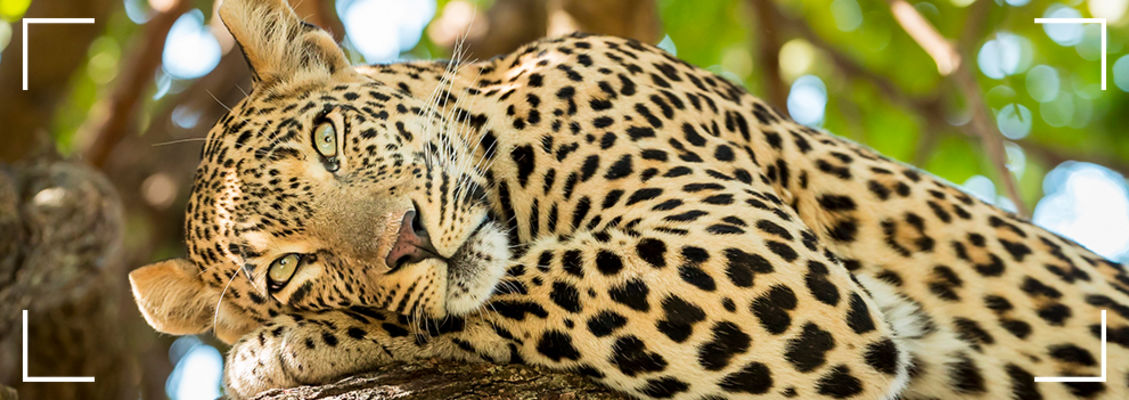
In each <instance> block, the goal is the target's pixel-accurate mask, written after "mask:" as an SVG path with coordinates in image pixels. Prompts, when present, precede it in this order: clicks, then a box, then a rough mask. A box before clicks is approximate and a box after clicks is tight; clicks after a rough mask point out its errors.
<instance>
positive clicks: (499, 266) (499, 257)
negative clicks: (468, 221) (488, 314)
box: [438, 220, 511, 317]
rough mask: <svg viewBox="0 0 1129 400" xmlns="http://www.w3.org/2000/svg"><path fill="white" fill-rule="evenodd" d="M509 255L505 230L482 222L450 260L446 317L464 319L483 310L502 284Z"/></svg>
mask: <svg viewBox="0 0 1129 400" xmlns="http://www.w3.org/2000/svg"><path fill="white" fill-rule="evenodd" d="M510 256H511V253H510V249H509V241H508V240H507V238H506V233H505V231H504V230H503V228H502V227H501V226H499V225H498V224H497V223H496V222H494V221H490V220H487V221H485V222H483V224H482V225H480V226H479V227H478V228H477V229H476V230H475V231H474V233H472V234H471V235H470V237H469V238H467V240H466V242H465V243H463V245H462V246H460V247H459V249H458V250H457V251H455V254H454V255H452V256H451V258H450V259H449V260H448V261H447V296H446V299H445V304H444V307H441V309H442V310H443V311H444V314H446V315H453V316H461V315H466V314H469V313H472V312H474V311H477V310H479V309H480V308H482V307H483V305H484V304H486V301H487V299H489V298H490V295H491V294H493V293H494V289H495V288H496V287H497V286H498V285H499V283H500V282H501V281H502V276H503V275H505V273H506V265H507V264H508V263H509V260H510ZM442 316H445V315H440V316H438V317H442Z"/></svg>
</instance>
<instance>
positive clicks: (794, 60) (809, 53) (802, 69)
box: [779, 39, 815, 81]
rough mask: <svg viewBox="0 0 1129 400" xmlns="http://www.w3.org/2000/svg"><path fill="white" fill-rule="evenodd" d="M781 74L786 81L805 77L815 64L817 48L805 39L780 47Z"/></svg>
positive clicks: (795, 40) (790, 41) (791, 41)
mask: <svg viewBox="0 0 1129 400" xmlns="http://www.w3.org/2000/svg"><path fill="white" fill-rule="evenodd" d="M779 58H780V74H781V75H782V76H781V78H783V79H784V80H786V81H794V80H796V79H797V78H799V77H800V76H803V75H804V74H806V73H807V72H808V69H810V68H811V66H812V63H813V62H815V47H813V46H812V45H811V43H808V41H807V40H803V39H792V40H789V41H787V42H785V43H784V45H782V46H780V56H779Z"/></svg>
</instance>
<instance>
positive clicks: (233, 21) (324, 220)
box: [130, 0, 510, 341]
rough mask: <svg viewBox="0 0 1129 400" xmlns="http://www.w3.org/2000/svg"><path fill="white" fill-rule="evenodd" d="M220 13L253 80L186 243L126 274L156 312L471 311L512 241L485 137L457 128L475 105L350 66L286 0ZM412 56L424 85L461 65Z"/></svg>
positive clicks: (249, 321) (213, 140) (228, 120)
mask: <svg viewBox="0 0 1129 400" xmlns="http://www.w3.org/2000/svg"><path fill="white" fill-rule="evenodd" d="M219 15H220V16H221V18H222V19H223V21H224V23H225V24H226V25H227V27H228V29H229V31H230V32H231V33H232V35H233V36H234V37H235V39H236V41H237V43H238V44H239V46H240V48H241V49H242V51H243V53H244V55H245V56H246V59H247V62H248V64H249V65H250V67H251V70H252V76H253V79H252V80H253V82H254V84H253V86H254V87H253V90H252V92H251V94H250V95H248V96H247V97H246V98H245V99H243V100H242V101H240V102H239V104H237V105H236V106H234V107H232V108H231V111H230V112H229V113H228V114H227V115H225V116H224V117H222V118H221V119H220V120H219V121H218V122H217V123H216V124H215V126H214V127H213V128H212V129H211V131H210V132H209V134H208V138H207V141H206V144H205V145H204V148H203V154H202V160H201V162H200V165H199V167H198V168H197V171H196V177H195V182H194V185H193V189H192V193H191V194H190V198H189V201H188V205H187V218H186V242H187V247H188V257H187V258H178V259H173V260H168V261H163V262H158V263H154V264H152V265H148V266H145V267H143V268H140V269H138V270H135V271H134V272H132V273H131V274H130V280H131V283H132V286H133V292H134V297H135V299H136V300H137V303H138V304H139V307H140V308H141V310H142V313H143V314H144V315H145V317H146V319H147V320H148V321H149V323H150V324H151V325H153V326H154V327H155V328H156V329H157V330H160V331H163V332H167V333H173V334H189V333H198V332H202V331H205V330H207V329H209V328H213V329H214V330H215V332H216V334H217V336H219V337H220V338H221V339H223V340H226V341H233V340H235V339H237V338H238V337H239V336H242V335H243V334H245V333H246V332H249V331H250V330H251V329H253V328H254V327H255V326H257V325H261V324H262V323H263V322H265V321H267V320H268V319H270V318H271V317H274V316H276V315H278V314H286V313H295V312H302V311H318V310H328V309H348V308H351V307H358V306H359V307H366V308H382V309H386V310H388V311H391V312H396V313H400V314H403V315H406V316H409V317H413V316H414V317H417V318H439V317H444V316H448V315H461V314H466V313H469V312H472V311H475V310H477V309H478V308H479V307H480V306H481V305H482V304H483V303H484V302H485V301H486V299H487V297H489V295H490V294H491V293H492V292H493V290H494V288H495V286H496V284H497V283H498V281H499V280H500V279H501V277H502V275H503V272H504V265H505V263H506V262H507V261H508V259H509V257H510V254H509V251H508V248H509V244H508V243H507V240H506V235H505V233H504V232H503V231H502V229H501V228H500V225H499V224H496V223H495V222H494V221H493V219H492V218H491V217H490V213H489V210H490V207H489V205H488V203H487V200H486V199H487V193H486V191H485V190H484V188H483V184H482V183H481V182H483V177H482V174H480V173H479V171H478V169H477V168H476V165H477V163H478V162H479V161H480V159H481V157H475V156H474V154H475V151H476V150H475V148H476V145H477V143H476V142H474V141H473V140H471V138H468V137H465V136H468V135H465V134H460V132H463V133H465V132H466V131H468V129H464V128H465V125H466V124H467V120H468V119H469V118H468V116H467V115H458V118H456V117H453V116H452V115H454V114H458V113H451V112H446V111H444V108H443V103H444V101H436V99H435V95H432V96H431V97H430V98H418V97H415V96H413V93H415V94H420V93H422V92H424V91H423V90H407V89H405V87H404V85H403V83H402V82H382V81H378V80H377V79H373V78H372V76H373V75H371V74H366V73H365V70H364V67H358V68H354V67H352V66H350V65H349V62H348V60H347V58H346V57H345V54H344V53H343V52H342V50H341V49H340V48H339V47H338V46H337V44H336V43H335V42H334V41H333V39H332V37H331V36H330V35H328V34H327V33H326V32H324V31H322V30H320V29H318V28H316V27H314V26H312V25H308V24H305V23H303V22H302V21H301V20H299V18H298V17H297V16H296V15H295V14H294V12H293V11H292V10H291V9H290V8H289V6H288V5H287V4H286V2H285V1H284V0H226V1H224V2H223V3H222V5H221V6H220V14H219ZM418 68H420V69H421V71H424V70H429V69H431V70H434V71H432V72H435V74H436V75H435V76H438V77H440V79H437V80H435V81H432V82H430V85H431V86H430V89H428V90H426V92H427V93H438V92H443V93H445V94H446V93H448V92H447V90H445V89H443V88H442V87H443V85H444V84H445V83H446V84H448V89H449V87H450V84H451V82H444V80H451V79H456V76H457V74H444V73H443V72H444V70H445V69H447V70H448V72H450V71H449V70H450V68H448V67H447V66H445V64H441V63H434V64H421V66H419V67H418ZM405 79H407V77H405ZM413 84H415V85H426V84H421V83H419V82H415V83H413ZM470 136H473V135H470Z"/></svg>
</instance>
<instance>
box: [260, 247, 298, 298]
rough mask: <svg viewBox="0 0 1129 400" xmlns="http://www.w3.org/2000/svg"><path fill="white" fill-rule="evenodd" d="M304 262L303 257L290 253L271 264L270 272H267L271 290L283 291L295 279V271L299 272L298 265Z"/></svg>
mask: <svg viewBox="0 0 1129 400" xmlns="http://www.w3.org/2000/svg"><path fill="white" fill-rule="evenodd" d="M301 262H302V255H301V254H298V253H290V254H287V255H284V256H282V257H279V258H278V259H277V260H274V262H273V263H271V264H270V270H269V271H267V278H268V280H269V281H270V282H269V283H270V288H271V289H276V290H277V289H281V288H282V287H283V286H286V283H287V282H290V278H293V277H294V271H297V270H298V264H300V263H301Z"/></svg>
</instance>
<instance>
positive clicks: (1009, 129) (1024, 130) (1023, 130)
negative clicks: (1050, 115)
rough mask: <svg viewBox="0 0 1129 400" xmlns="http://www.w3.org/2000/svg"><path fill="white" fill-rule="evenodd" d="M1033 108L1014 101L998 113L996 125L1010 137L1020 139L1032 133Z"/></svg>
mask: <svg viewBox="0 0 1129 400" xmlns="http://www.w3.org/2000/svg"><path fill="white" fill-rule="evenodd" d="M1032 121H1033V120H1032V119H1031V110H1030V109H1028V108H1027V106H1024V105H1022V104H1017V103H1012V104H1008V105H1006V106H1004V107H1003V108H1001V109H1000V111H999V112H998V113H996V126H997V127H998V128H1000V133H1003V135H1004V136H1006V137H1007V138H1008V139H1011V140H1019V139H1023V138H1024V137H1026V136H1027V134H1028V133H1031V123H1032Z"/></svg>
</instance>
